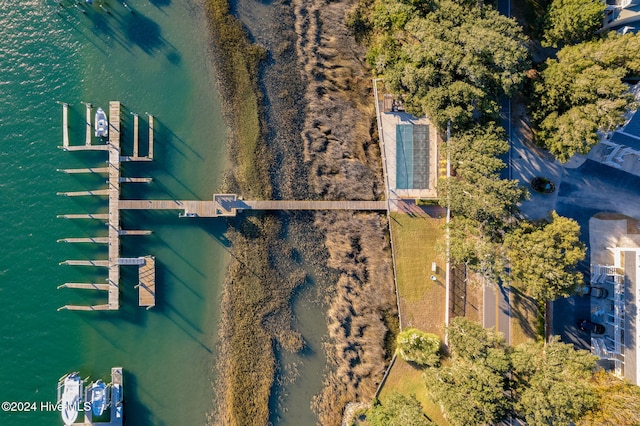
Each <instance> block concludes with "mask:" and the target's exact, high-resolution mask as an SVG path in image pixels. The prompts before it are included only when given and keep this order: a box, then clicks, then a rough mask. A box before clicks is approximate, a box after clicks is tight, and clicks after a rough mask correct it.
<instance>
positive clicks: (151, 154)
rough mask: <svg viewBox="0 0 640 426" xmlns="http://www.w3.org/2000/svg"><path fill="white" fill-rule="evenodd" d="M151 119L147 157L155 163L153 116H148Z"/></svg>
mask: <svg viewBox="0 0 640 426" xmlns="http://www.w3.org/2000/svg"><path fill="white" fill-rule="evenodd" d="M147 116H148V117H149V153H148V154H147V157H149V159H150V160H152V161H153V115H151V114H147Z"/></svg>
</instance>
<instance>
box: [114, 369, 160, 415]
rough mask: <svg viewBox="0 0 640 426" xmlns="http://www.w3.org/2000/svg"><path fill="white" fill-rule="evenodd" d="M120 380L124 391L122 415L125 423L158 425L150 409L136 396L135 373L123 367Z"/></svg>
mask: <svg viewBox="0 0 640 426" xmlns="http://www.w3.org/2000/svg"><path fill="white" fill-rule="evenodd" d="M122 376H123V377H122V380H123V383H124V387H125V389H126V391H125V392H124V404H123V407H124V415H123V417H124V418H125V419H126V422H127V424H132V425H136V426H158V423H155V422H154V419H153V416H152V413H151V411H150V410H149V409H148V408H147V407H145V406H144V405H143V404H142V402H141V401H140V398H139V397H138V391H139V389H140V388H139V385H138V380H137V377H136V375H135V374H133V373H131V371H128V370H126V369H124V370H123V371H122Z"/></svg>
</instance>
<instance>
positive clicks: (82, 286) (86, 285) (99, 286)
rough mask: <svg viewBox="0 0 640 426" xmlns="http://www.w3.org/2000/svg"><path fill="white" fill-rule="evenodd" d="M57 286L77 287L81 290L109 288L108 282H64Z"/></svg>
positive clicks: (106, 289) (105, 289)
mask: <svg viewBox="0 0 640 426" xmlns="http://www.w3.org/2000/svg"><path fill="white" fill-rule="evenodd" d="M58 288H79V289H83V290H104V291H108V290H109V284H96V283H64V284H61V285H59V286H58Z"/></svg>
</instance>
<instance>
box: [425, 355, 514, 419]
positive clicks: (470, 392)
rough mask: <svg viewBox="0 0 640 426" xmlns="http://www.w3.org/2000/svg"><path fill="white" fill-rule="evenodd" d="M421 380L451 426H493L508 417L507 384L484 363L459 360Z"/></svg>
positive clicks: (502, 377)
mask: <svg viewBox="0 0 640 426" xmlns="http://www.w3.org/2000/svg"><path fill="white" fill-rule="evenodd" d="M424 380H425V384H426V387H427V393H428V394H429V396H430V397H431V399H432V400H433V401H434V402H436V403H437V404H439V405H440V406H441V407H442V409H443V411H444V414H445V417H446V418H447V420H448V421H449V423H450V424H452V425H454V426H457V425H460V426H469V425H476V424H483V423H491V424H495V423H499V422H500V421H501V420H503V419H504V418H505V416H506V414H507V413H508V410H509V407H510V400H509V398H508V397H507V394H506V393H505V391H506V388H507V380H506V378H505V376H504V375H503V373H502V372H500V371H496V370H494V369H493V368H491V367H490V366H489V365H487V364H485V363H482V362H472V361H469V360H466V359H463V358H459V359H457V360H456V361H455V362H452V363H451V364H450V365H448V366H444V367H442V368H439V369H428V370H427V371H425V373H424Z"/></svg>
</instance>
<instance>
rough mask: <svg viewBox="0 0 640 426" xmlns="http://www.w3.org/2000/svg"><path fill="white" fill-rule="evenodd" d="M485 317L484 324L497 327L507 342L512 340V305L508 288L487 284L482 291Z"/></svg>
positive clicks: (486, 326)
mask: <svg viewBox="0 0 640 426" xmlns="http://www.w3.org/2000/svg"><path fill="white" fill-rule="evenodd" d="M482 298H483V305H482V306H483V318H482V326H483V327H485V328H491V327H495V329H496V331H500V332H502V333H503V334H504V337H505V339H506V341H507V343H510V342H511V328H510V325H511V321H510V319H511V318H510V315H511V306H510V303H509V299H510V291H509V289H508V288H505V287H503V286H497V285H489V284H486V285H485V286H484V287H483V291H482Z"/></svg>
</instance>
